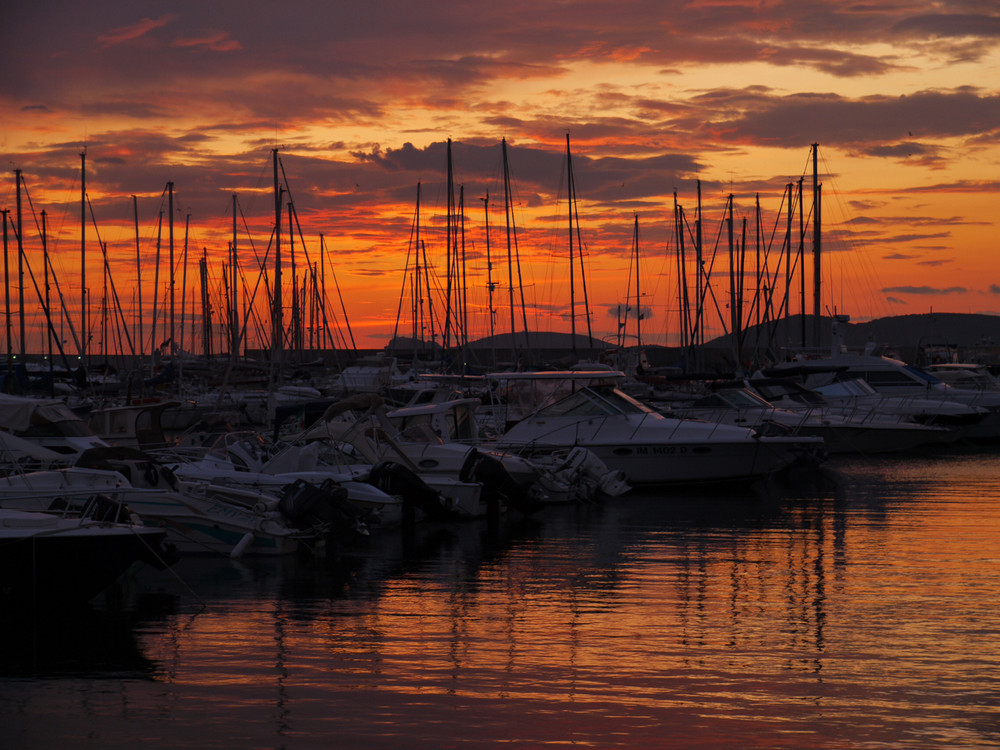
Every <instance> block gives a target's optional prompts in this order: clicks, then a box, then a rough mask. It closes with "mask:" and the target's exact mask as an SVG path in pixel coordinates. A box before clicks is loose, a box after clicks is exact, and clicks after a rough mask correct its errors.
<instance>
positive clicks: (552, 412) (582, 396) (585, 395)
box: [537, 388, 653, 417]
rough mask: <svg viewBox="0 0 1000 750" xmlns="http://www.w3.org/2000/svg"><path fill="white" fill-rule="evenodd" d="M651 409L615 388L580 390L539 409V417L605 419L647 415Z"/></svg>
mask: <svg viewBox="0 0 1000 750" xmlns="http://www.w3.org/2000/svg"><path fill="white" fill-rule="evenodd" d="M652 411H653V410H652V409H650V408H649V407H647V406H643V405H642V404H640V403H639V402H638V401H636V400H635V399H634V398H632V397H630V396H627V395H626V394H624V393H622V392H621V391H619V390H618V389H616V388H607V389H604V388H602V389H600V390H595V389H593V388H581V389H580V390H579V391H577V392H576V393H572V394H570V395H569V396H567V397H566V398H564V399H562V400H561V401H557V402H556V403H554V404H551V405H550V406H546V407H545V408H544V409H541V410H540V411H539V412H538V413H537V416H539V417H607V416H614V415H621V414H649V413H652Z"/></svg>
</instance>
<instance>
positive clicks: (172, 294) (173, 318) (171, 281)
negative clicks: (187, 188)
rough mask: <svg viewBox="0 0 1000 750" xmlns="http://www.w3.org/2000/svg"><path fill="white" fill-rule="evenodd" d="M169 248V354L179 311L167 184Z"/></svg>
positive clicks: (171, 195)
mask: <svg viewBox="0 0 1000 750" xmlns="http://www.w3.org/2000/svg"><path fill="white" fill-rule="evenodd" d="M167 248H168V254H169V257H170V276H169V277H168V283H169V285H170V333H169V334H168V335H167V342H168V346H167V354H168V355H169V354H170V352H171V351H172V350H173V348H174V331H176V330H177V329H176V325H177V317H176V316H177V310H176V307H175V300H176V289H175V288H174V287H175V279H174V183H172V182H168V183H167Z"/></svg>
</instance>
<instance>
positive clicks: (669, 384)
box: [0, 352, 1000, 600]
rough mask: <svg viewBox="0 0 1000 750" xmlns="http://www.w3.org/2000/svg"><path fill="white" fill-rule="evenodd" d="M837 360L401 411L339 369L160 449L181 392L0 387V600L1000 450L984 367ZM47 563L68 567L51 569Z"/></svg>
mask: <svg viewBox="0 0 1000 750" xmlns="http://www.w3.org/2000/svg"><path fill="white" fill-rule="evenodd" d="M835 354H836V355H837V356H832V357H827V358H824V359H816V358H811V359H810V358H801V359H795V360H790V361H788V362H783V363H780V364H779V365H776V366H774V367H772V368H770V369H768V370H764V371H761V372H757V373H755V374H753V375H752V376H750V377H746V378H743V379H740V380H738V381H736V380H729V381H727V382H723V381H716V382H714V383H706V382H698V383H695V382H689V381H683V380H680V379H677V378H674V379H671V380H668V379H666V378H663V377H662V376H655V375H651V374H649V373H645V374H643V373H640V374H638V375H634V376H631V377H626V376H625V374H624V373H623V372H621V371H617V370H611V369H609V368H608V367H607V366H599V365H589V366H580V367H578V368H576V369H572V370H564V371H550V372H506V373H497V374H493V375H489V376H486V377H482V378H477V379H473V378H468V379H466V378H463V379H460V380H458V381H455V379H454V378H451V379H447V380H445V379H442V380H436V379H434V378H433V377H430V376H427V377H420V378H414V377H410V378H408V379H407V382H408V386H409V391H410V397H409V401H408V403H407V405H404V406H399V405H396V404H394V403H392V402H390V401H387V400H386V397H385V396H386V389H387V388H388V387H390V386H391V385H392V383H391V382H381V381H380V382H379V384H378V387H372V386H371V385H370V384H366V383H365V381H364V380H363V378H359V377H357V373H355V378H356V379H355V382H353V392H352V393H350V394H345V393H341V394H339V396H336V397H330V398H322V395H323V394H322V393H320V392H318V391H317V392H307V391H305V390H303V391H301V392H300V393H299V397H300V398H299V400H298V401H295V400H294V399H289V400H287V403H286V404H285V406H284V408H283V410H279V409H277V408H275V407H274V405H273V403H274V402H272V407H271V411H270V414H269V415H268V419H267V423H266V424H258V425H256V426H255V427H254V428H250V426H249V425H243V426H235V427H234V425H233V424H229V423H221V424H214V425H213V424H211V423H210V422H205V421H202V422H198V423H196V424H193V425H192V426H191V427H189V428H188V429H187V430H186V431H184V432H183V433H182V434H179V435H175V436H171V437H170V438H168V437H167V435H166V434H165V433H164V431H163V423H164V422H165V421H168V418H169V417H170V416H171V415H172V414H174V412H175V411H181V410H183V409H185V408H186V405H185V404H184V403H183V402H181V401H171V400H159V399H144V400H143V401H142V402H140V403H135V402H129V403H119V404H115V405H108V406H100V407H92V408H91V409H89V411H87V412H86V413H85V414H79V413H77V412H76V411H74V410H73V409H71V408H70V407H69V406H68V405H67V403H65V402H64V401H61V400H58V399H53V398H28V397H20V396H11V395H4V394H0V474H2V476H0V550H3V557H2V558H0V594H2V596H3V597H5V598H17V599H21V600H23V599H26V598H32V597H37V596H38V592H39V591H47V592H48V591H52V590H55V589H56V588H57V586H56V582H55V579H58V583H59V586H58V588H59V589H61V590H63V589H65V590H68V591H70V592H73V594H74V595H75V596H77V597H78V598H82V600H86V599H87V598H89V597H90V596H93V593H94V592H95V590H96V591H99V590H101V588H102V587H104V586H106V585H107V584H108V583H110V582H111V581H113V580H114V579H115V578H116V577H117V576H118V575H119V574H120V573H121V572H122V570H123V569H125V568H126V567H128V565H130V564H131V563H132V562H136V561H139V560H143V561H145V562H147V563H150V564H154V565H158V566H166V565H169V564H170V563H171V561H172V560H173V559H174V558H175V556H176V555H177V554H192V553H211V554H225V555H229V556H231V557H241V556H243V555H247V554H266V555H280V554H289V553H293V552H308V553H309V554H314V555H319V556H331V555H336V554H338V553H339V551H340V550H342V549H347V548H350V546H351V545H352V544H354V543H356V542H357V541H358V540H359V539H363V538H364V537H366V536H368V535H370V534H373V533H386V530H387V529H392V528H394V527H400V526H406V525H408V524H414V523H429V522H446V521H461V520H463V519H468V518H478V517H484V516H491V515H498V514H502V513H521V514H526V515H528V514H531V513H533V512H535V511H536V510H537V509H538V508H540V507H541V506H543V505H545V504H548V503H568V502H590V501H595V500H598V499H601V498H606V497H614V496H617V495H620V494H622V493H624V492H626V491H628V490H629V488H630V487H635V486H643V485H673V484H706V483H713V484H716V483H748V482H753V481H756V480H760V479H763V478H766V477H768V476H770V475H773V474H775V473H777V472H781V471H783V470H785V469H788V468H789V467H792V466H814V465H818V464H820V463H822V462H823V461H824V460H825V459H826V457H827V456H828V455H829V454H831V453H834V454H835V453H872V452H892V451H907V450H911V449H914V448H916V447H918V446H938V445H945V444H950V443H953V442H955V441H959V440H994V439H997V438H1000V387H992V386H994V385H995V384H996V381H995V380H994V381H990V380H988V379H986V380H984V379H983V378H986V377H988V375H984V374H983V373H977V375H979V376H981V377H980V380H979V381H978V382H977V383H976V387H974V388H968V387H959V386H954V385H949V384H947V383H945V382H944V381H943V380H940V379H938V378H937V377H935V376H934V375H933V374H931V373H929V372H927V371H925V370H919V369H917V368H914V367H911V366H909V365H907V364H905V363H902V362H900V361H898V360H894V359H890V358H886V357H875V356H872V355H871V354H866V355H847V354H846V353H843V352H836V353H835ZM961 373H962V374H965V375H968V371H967V370H966V371H961ZM984 383H985V387H984ZM456 386H458V387H456ZM380 391H381V392H380ZM286 393H287V392H286ZM317 396H319V398H317ZM220 401H221V399H220ZM203 412H204V410H203ZM664 496H665V497H667V498H669V492H667V493H665V495H664ZM40 550H45V552H44V557H45V558H46V560H48V561H49V563H48V567H46V566H41V565H39V564H38V562H37V561H38V560H39V559H40ZM63 566H66V567H68V568H71V569H72V572H71V574H67V576H63V577H60V575H59V573H58V571H59V570H61V569H62V568H63ZM81 578H82V579H84V580H86V581H87V582H88V585H83V584H82V583H80V581H79V580H78V579H81Z"/></svg>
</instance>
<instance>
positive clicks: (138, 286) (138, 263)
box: [132, 195, 143, 361]
mask: <svg viewBox="0 0 1000 750" xmlns="http://www.w3.org/2000/svg"><path fill="white" fill-rule="evenodd" d="M132 218H133V220H134V222H135V293H136V309H137V310H138V316H137V317H138V320H137V323H138V332H139V359H140V361H141V360H142V347H143V340H142V282H141V281H140V279H141V278H142V277H141V275H140V274H141V273H142V256H141V254H140V252H139V200H138V198H136V197H135V196H134V195H133V196H132Z"/></svg>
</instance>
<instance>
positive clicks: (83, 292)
mask: <svg viewBox="0 0 1000 750" xmlns="http://www.w3.org/2000/svg"><path fill="white" fill-rule="evenodd" d="M88 330H89V329H88V328H87V150H86V149H84V150H83V151H82V152H81V153H80V360H81V363H85V362H86V358H87V343H88V339H89V338H90V336H89V333H88Z"/></svg>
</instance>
